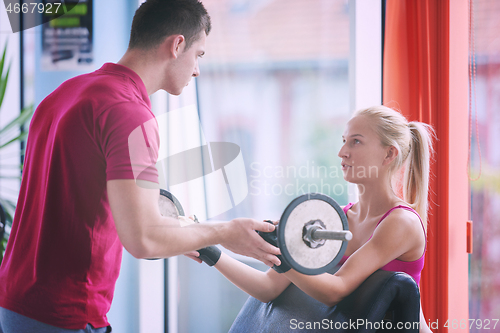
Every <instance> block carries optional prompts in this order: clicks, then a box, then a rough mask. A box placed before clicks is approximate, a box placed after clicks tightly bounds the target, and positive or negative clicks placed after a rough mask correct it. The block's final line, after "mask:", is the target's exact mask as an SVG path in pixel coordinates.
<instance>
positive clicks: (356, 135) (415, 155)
mask: <svg viewBox="0 0 500 333" xmlns="http://www.w3.org/2000/svg"><path fill="white" fill-rule="evenodd" d="M432 133H433V131H432V128H431V127H430V126H428V125H426V124H423V123H419V122H408V121H407V120H406V119H405V117H404V116H402V115H401V114H400V113H399V112H397V111H395V110H393V109H390V108H388V107H385V106H375V107H371V108H367V109H363V110H360V111H357V112H356V113H355V114H354V116H353V117H352V118H351V119H350V120H349V122H348V123H347V127H346V131H345V133H344V135H343V137H342V138H343V142H344V144H343V146H342V148H341V149H340V151H339V153H338V156H339V157H340V158H341V159H342V170H343V175H344V179H345V180H347V181H348V182H350V183H354V184H356V185H357V186H358V188H359V193H360V195H359V201H358V202H357V203H354V204H349V205H347V206H346V207H344V211H345V212H346V214H347V219H348V223H349V230H351V232H352V234H353V238H352V240H351V241H349V244H348V246H347V250H346V252H345V256H344V258H343V260H342V261H341V263H342V266H341V268H340V269H339V270H338V271H337V272H336V273H335V274H334V275H330V274H322V275H316V276H307V275H303V274H300V273H298V272H296V271H294V270H288V271H286V272H285V273H282V274H279V273H277V272H276V271H275V270H272V269H270V270H268V271H267V272H261V271H258V270H255V269H253V268H251V267H249V266H247V265H245V264H243V263H241V262H239V261H237V260H235V259H233V258H230V257H229V256H227V255H225V254H222V255H221V257H220V260H219V261H218V262H217V263H216V264H215V267H216V268H217V269H218V270H219V271H220V272H221V273H222V274H223V275H224V276H226V277H227V278H228V279H229V280H230V281H232V282H233V283H234V284H235V285H236V286H238V287H239V288H241V289H242V290H244V291H245V292H247V293H248V294H250V295H252V296H253V297H255V298H257V299H259V300H260V301H262V302H269V301H271V300H273V299H275V298H276V297H277V296H278V295H279V294H281V292H283V290H285V288H286V287H287V286H288V285H289V284H290V283H294V284H295V285H296V286H297V287H299V288H300V289H302V290H303V291H304V292H305V293H307V294H309V295H310V296H312V297H313V298H315V299H317V300H319V301H320V302H322V303H324V304H326V305H328V306H334V305H336V304H337V303H338V302H340V301H341V300H342V299H343V298H344V297H346V296H347V295H349V294H350V293H352V292H353V291H354V290H355V289H356V288H357V287H358V286H359V285H360V284H361V283H362V282H363V281H364V280H365V279H366V278H367V277H368V276H370V275H371V274H372V273H373V272H375V271H376V270H377V269H383V270H389V271H403V272H406V273H408V274H409V275H410V276H412V277H413V278H414V279H415V281H416V282H417V284H418V283H419V281H420V274H421V271H422V268H423V266H424V255H425V250H426V225H427V207H428V202H427V194H428V184H429V161H430V155H431V152H432ZM403 167H405V179H404V187H403V195H404V197H403V198H400V197H399V196H398V195H397V193H396V191H395V190H394V188H393V180H394V178H395V176H396V174H397V173H398V171H399V170H400V169H401V168H403ZM325 291H326V292H325ZM420 322H421V328H420V332H431V331H430V329H429V328H428V326H427V324H426V322H425V319H424V316H423V314H422V311H421V312H420Z"/></svg>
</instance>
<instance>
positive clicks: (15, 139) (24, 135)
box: [0, 131, 28, 149]
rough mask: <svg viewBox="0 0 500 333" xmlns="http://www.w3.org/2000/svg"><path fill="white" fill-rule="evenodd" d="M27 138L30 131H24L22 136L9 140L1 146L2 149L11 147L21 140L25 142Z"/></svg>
mask: <svg viewBox="0 0 500 333" xmlns="http://www.w3.org/2000/svg"><path fill="white" fill-rule="evenodd" d="M27 136H28V131H24V132H22V133H21V134H19V135H18V136H16V137H15V138H13V139H11V140H9V141H8V142H6V143H4V144H3V145H0V149H2V148H4V147H6V146H8V145H10V144H11V143H13V142H16V141H19V140H24V139H26V137H27Z"/></svg>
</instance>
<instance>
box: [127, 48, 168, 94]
mask: <svg viewBox="0 0 500 333" xmlns="http://www.w3.org/2000/svg"><path fill="white" fill-rule="evenodd" d="M118 64H119V65H122V66H125V67H127V68H129V69H131V70H133V71H134V72H135V73H136V74H137V75H139V77H140V78H141V80H142V82H143V83H144V86H145V87H146V91H147V93H148V96H151V95H152V94H154V93H155V92H156V91H158V90H159V89H160V82H159V81H158V79H157V78H159V76H158V66H156V65H155V60H154V57H152V56H151V53H147V52H144V51H141V50H130V49H129V50H127V52H125V54H124V55H123V57H122V58H121V59H120V61H118ZM157 81H158V82H157Z"/></svg>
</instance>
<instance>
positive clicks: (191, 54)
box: [165, 31, 207, 95]
mask: <svg viewBox="0 0 500 333" xmlns="http://www.w3.org/2000/svg"><path fill="white" fill-rule="evenodd" d="M206 38H207V35H206V34H205V31H201V32H200V34H199V36H198V39H197V40H196V41H195V42H193V43H192V44H191V45H190V46H189V48H188V49H187V50H186V49H185V45H186V42H185V41H184V42H182V43H181V44H180V45H179V53H178V56H177V58H176V59H175V60H174V62H173V63H172V71H171V75H170V76H169V77H170V78H169V80H168V82H165V90H166V91H168V92H169V93H171V94H172V95H179V94H180V93H181V92H182V90H183V89H184V87H186V86H187V85H188V84H189V82H190V81H191V78H192V77H196V76H198V75H200V69H199V67H198V59H199V58H201V57H202V56H203V55H204V54H205V41H206Z"/></svg>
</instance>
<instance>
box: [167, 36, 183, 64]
mask: <svg viewBox="0 0 500 333" xmlns="http://www.w3.org/2000/svg"><path fill="white" fill-rule="evenodd" d="M162 46H163V49H164V50H165V53H166V54H167V55H168V56H169V57H172V58H174V59H175V58H177V57H178V56H179V54H181V53H182V52H183V51H184V47H185V46H186V38H185V37H184V36H183V35H171V36H168V37H167V38H165V41H164V42H163V44H162Z"/></svg>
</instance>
